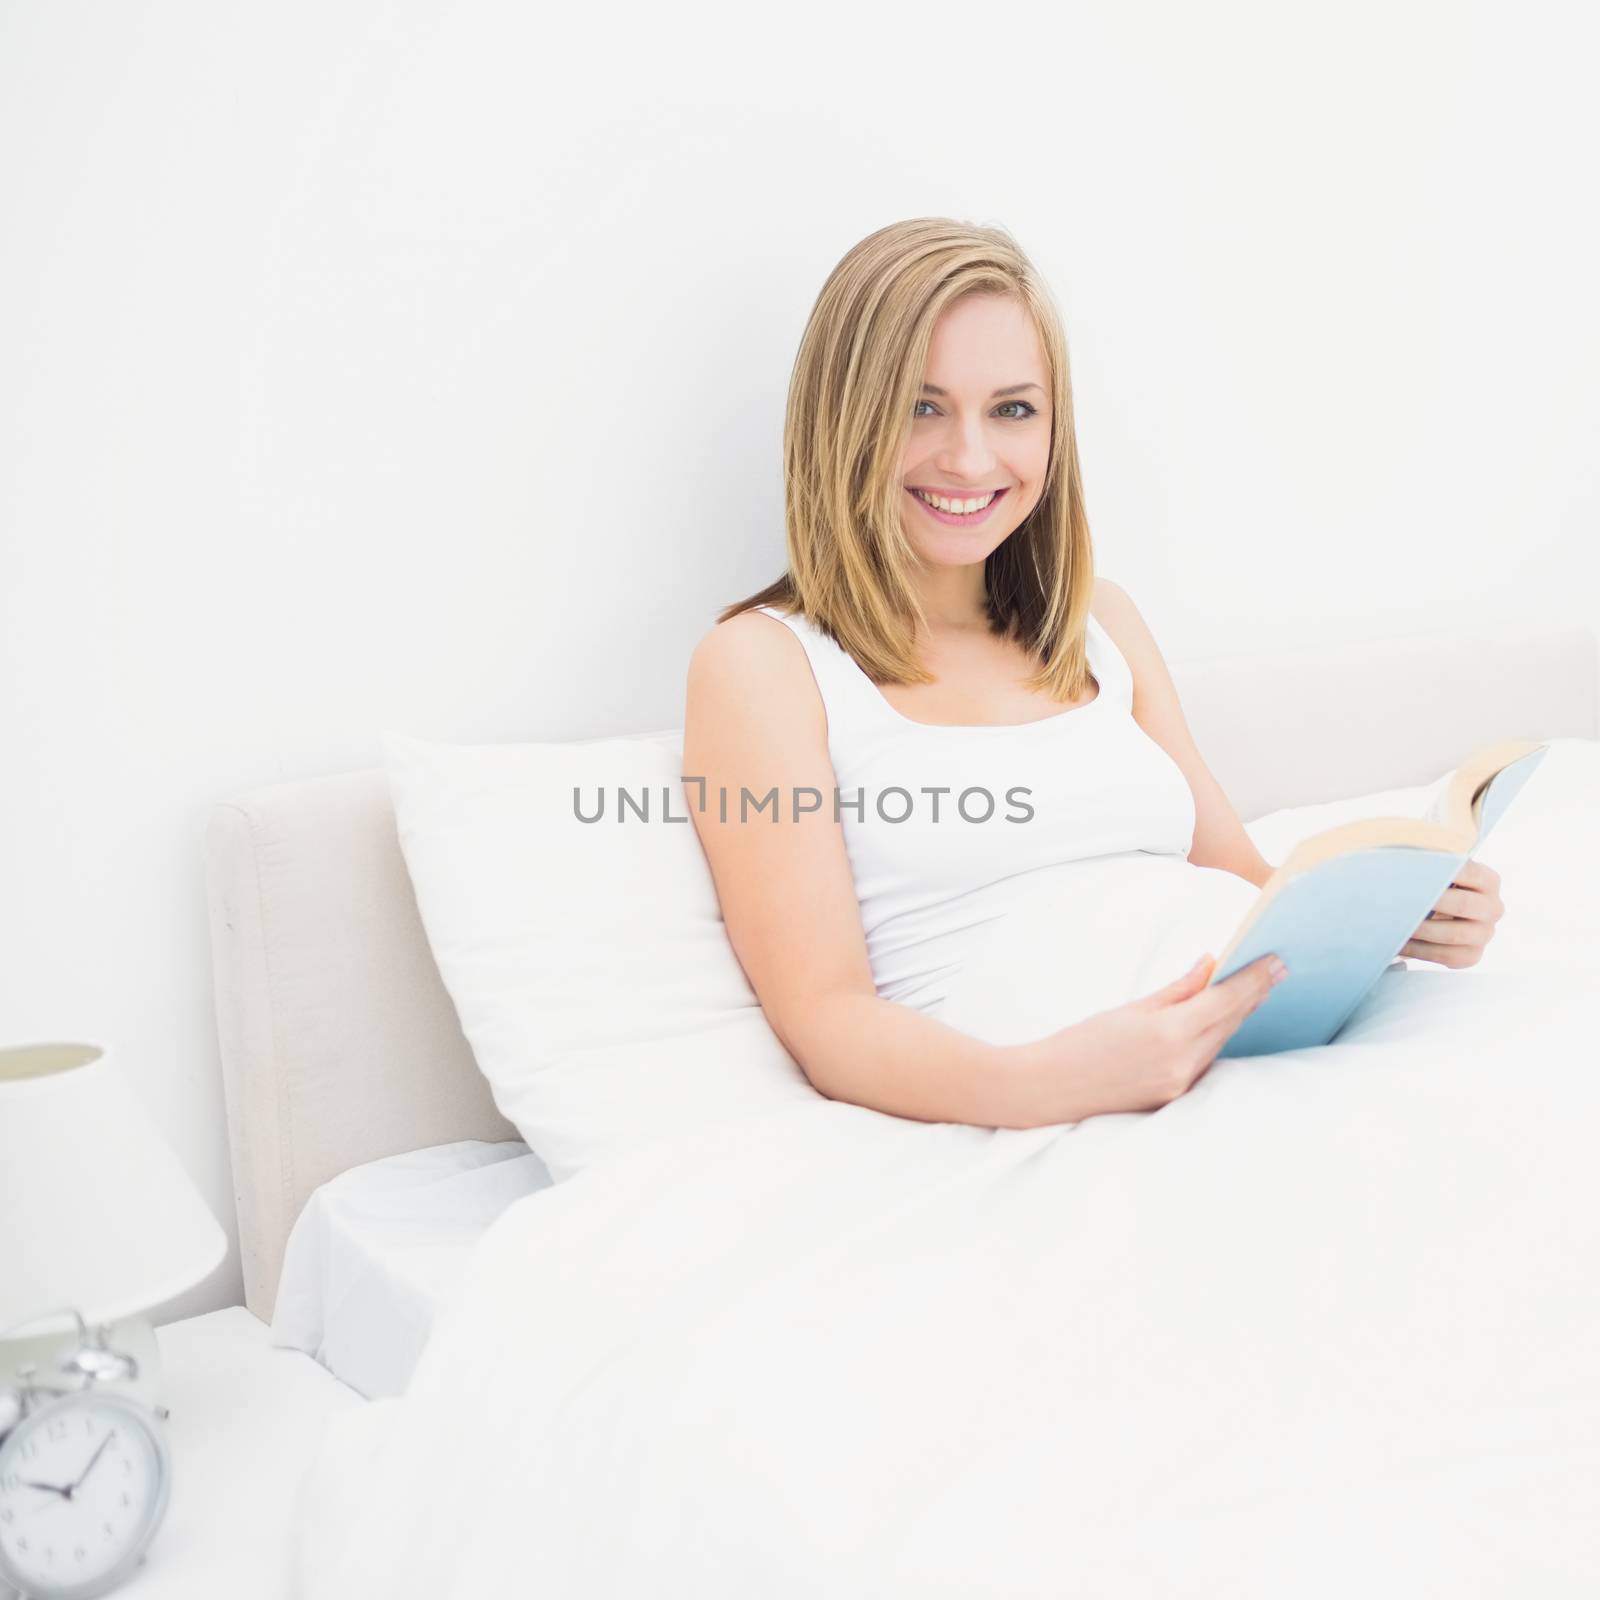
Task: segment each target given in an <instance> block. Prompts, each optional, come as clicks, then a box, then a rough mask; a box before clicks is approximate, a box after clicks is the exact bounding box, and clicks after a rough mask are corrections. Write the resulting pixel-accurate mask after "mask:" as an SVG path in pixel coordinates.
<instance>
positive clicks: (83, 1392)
mask: <svg viewBox="0 0 1600 1600" xmlns="http://www.w3.org/2000/svg"><path fill="white" fill-rule="evenodd" d="M84 1354H85V1352H79V1353H78V1356H79V1357H81V1356H83V1355H84ZM77 1359H78V1358H77V1357H73V1358H69V1360H68V1362H64V1363H63V1364H62V1365H63V1367H68V1366H70V1364H71V1363H72V1362H73V1361H74V1360H77ZM41 1397H45V1398H42V1399H41ZM0 1399H4V1400H5V1401H7V1402H8V1404H6V1405H0V1583H5V1584H9V1585H10V1586H11V1587H12V1588H13V1589H14V1590H16V1591H17V1592H18V1594H19V1595H21V1596H22V1597H24V1600H91V1597H92V1596H95V1595H103V1594H105V1593H107V1592H108V1591H109V1590H111V1589H114V1588H115V1587H116V1586H117V1585H118V1584H119V1583H121V1582H122V1581H123V1580H124V1579H125V1578H127V1577H128V1576H129V1574H131V1573H132V1572H133V1570H134V1569H135V1568H136V1567H137V1566H138V1565H139V1563H140V1562H141V1561H142V1560H143V1559H144V1553H145V1550H146V1548H147V1547H148V1546H149V1543H150V1540H151V1539H152V1538H153V1537H154V1535H155V1531H156V1529H157V1528H158V1527H159V1526H160V1525H161V1518H162V1516H163V1514H164V1513H165V1511H166V1509H167V1496H168V1491H169V1487H170V1482H171V1472H170V1461H169V1457H168V1454H167V1443H166V1438H165V1436H164V1433H163V1430H162V1426H161V1422H160V1419H159V1417H158V1416H157V1415H156V1413H155V1412H154V1411H152V1410H151V1409H150V1408H149V1407H148V1406H146V1405H144V1404H142V1403H141V1402H140V1401H138V1400H135V1399H132V1398H129V1397H128V1396H126V1395H119V1394H114V1393H111V1392H110V1391H108V1390H105V1389H97V1388H95V1387H94V1386H93V1383H92V1382H91V1383H90V1385H89V1386H88V1387H85V1388H81V1389H76V1390H67V1391H65V1392H63V1391H61V1390H57V1389H42V1388H34V1387H32V1386H29V1385H27V1384H26V1383H24V1386H23V1387H22V1388H21V1389H20V1390H10V1391H0ZM13 1417H14V1418H15V1419H16V1420H14V1421H13V1420H11V1419H12V1418H13Z"/></svg>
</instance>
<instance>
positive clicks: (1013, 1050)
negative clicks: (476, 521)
mask: <svg viewBox="0 0 1600 1600" xmlns="http://www.w3.org/2000/svg"><path fill="white" fill-rule="evenodd" d="M683 759H684V766H683V771H684V774H685V776H686V777H688V778H689V779H691V780H698V781H692V782H690V783H689V784H688V785H687V786H686V798H687V800H688V802H689V807H690V815H691V816H692V817H693V818H694V823H695V828H696V831H697V832H698V834H699V837H700V843H701V846H702V848H703V849H704V851H705V855H706V860H707V862H708V863H709V864H710V868H711V875H712V880H713V882H714V884H715V886H716V891H717V898H718V900H719V902H720V903H721V907H722V916H723V922H724V924H725V925H726V927H727V930H728V938H729V940H730V942H731V943H732V945H733V950H734V954H735V955H736V956H737V957H738V959H739V964H740V965H741V966H742V967H743V968H744V972H745V976H746V977H747V978H748V979H749V981H750V986H751V988H752V989H754V990H755V993H756V998H757V999H758V1000H759V1001H760V1002H761V1009H762V1010H763V1011H764V1012H765V1013H766V1017H767V1020H768V1022H769V1023H770V1024H771V1025H772V1029H773V1031H774V1032H775V1033H776V1034H777V1036H778V1038H779V1039H780V1040H781V1041H782V1043H783V1045H784V1047H785V1049H787V1050H788V1052H789V1054H790V1055H791V1056H793V1057H794V1059H795V1060H796V1061H797V1062H798V1063H799V1065H800V1067H801V1070H802V1071H804V1073H805V1074H806V1076H807V1078H809V1079H810V1081H811V1083H812V1084H813V1085H814V1086H815V1088H816V1089H817V1090H818V1091H819V1092H820V1093H822V1094H824V1095H826V1096H828V1098H829V1099H832V1100H845V1101H849V1102H851V1103H852V1104H854V1105H860V1106H867V1107H870V1108H871V1109H873V1110H877V1111H885V1112H889V1113H891V1114H893V1115H895V1116H901V1117H912V1118H916V1119H917V1120H919V1121H923V1122H965V1123H971V1124H974V1125H976V1126H979V1127H986V1128H1032V1127H1039V1126H1043V1125H1046V1124H1051V1123H1061V1122H1075V1121H1077V1120H1079V1119H1080V1118H1083V1117H1086V1116H1094V1115H1096V1114H1099V1113H1102V1112H1112V1111H1142V1110H1154V1109H1156V1108H1157V1107H1158V1106H1161V1105H1165V1104H1166V1103H1167V1102H1168V1101H1170V1100H1173V1099H1176V1098H1177V1097H1178V1096H1179V1095H1180V1094H1183V1093H1184V1092H1185V1091H1186V1090H1187V1089H1188V1088H1189V1087H1190V1086H1191V1085H1192V1084H1193V1083H1194V1082H1195V1080H1196V1079H1197V1078H1198V1077H1199V1076H1200V1074H1201V1073H1203V1072H1204V1071H1205V1069H1206V1067H1207V1066H1209V1065H1210V1063H1211V1061H1212V1060H1213V1059H1215V1057H1216V1054H1217V1052H1218V1051H1219V1050H1220V1049H1221V1048H1222V1045H1223V1044H1224V1043H1225V1042H1226V1040H1227V1039H1228V1037H1229V1036H1230V1035H1231V1034H1232V1033H1233V1031H1234V1030H1235V1029H1236V1028H1237V1027H1238V1026H1239V1024H1240V1023H1241V1022H1242V1021H1243V1020H1244V1018H1245V1016H1247V1015H1248V1014H1249V1012H1250V1011H1251V1010H1253V1009H1254V1008H1255V1007H1256V1006H1257V1005H1259V1004H1260V1003H1261V1001H1262V1000H1263V999H1264V998H1265V997H1266V993H1267V990H1268V988H1269V987H1270V982H1269V979H1268V974H1267V972H1266V960H1267V958H1265V957H1263V958H1262V960H1261V961H1259V962H1253V963H1251V965H1250V966H1248V967H1245V968H1243V969H1241V970H1240V971H1239V972H1237V973H1235V974H1234V975H1233V976H1231V977H1230V978H1228V979H1227V980H1226V981H1225V982H1223V983H1220V984H1217V985H1215V986H1213V987H1210V988H1207V987H1206V986H1205V985H1206V979H1207V978H1208V977H1209V975H1210V971H1211V967H1210V964H1209V962H1204V961H1203V962H1201V963H1199V964H1197V966H1196V967H1195V968H1194V969H1192V970H1191V971H1190V972H1189V973H1187V974H1185V975H1184V976H1183V977H1182V978H1179V979H1177V980H1175V981H1174V982H1173V983H1170V984H1168V985H1166V987H1165V988H1163V989H1161V990H1158V991H1157V992H1156V993H1155V994H1153V995H1150V996H1147V997H1144V998H1141V999H1138V1000H1134V1001H1130V1002H1129V1003H1128V1004H1127V1005H1123V1006H1118V1007H1116V1008H1115V1009H1113V1010H1109V1011H1104V1012H1100V1013H1098V1014H1096V1015H1094V1016H1091V1017H1088V1018H1085V1019H1084V1020H1083V1021H1081V1022H1078V1023H1074V1024H1072V1025H1071V1026H1069V1027H1067V1028H1063V1029H1061V1030H1060V1031H1058V1032H1056V1033H1053V1034H1051V1035H1049V1036H1048V1037H1047V1038H1044V1039H1039V1040H1033V1041H1029V1042H1028V1043H1026V1044H1017V1045H994V1044H989V1043H987V1042H985V1041H983V1040H980V1039H975V1038H973V1037H972V1036H971V1035H969V1034H965V1033H962V1032H960V1031H959V1030H958V1029H955V1028H952V1027H950V1026H949V1025H948V1024H946V1023H943V1022H939V1021H937V1020H936V1019H935V1018H933V1017H930V1016H927V1015H926V1014H924V1013H923V1012H920V1011H917V1010H915V1009H913V1008H912V1007H910V1006H902V1005H899V1004H896V1003H895V1002H894V1001H892V1000H885V999H882V998H881V997H880V996H879V994H878V992H877V986H876V984H875V983H874V981H873V977H872V966H871V962H870V961H869V959H868V956H867V941H866V934H865V932H864V931H863V929H862V926H861V908H860V904H859V902H858V901H857V898H856V891H855V882H854V879H853V877H852V875H851V871H850V859H849V856H848V855H847V853H846V851H845V844H844V830H843V829H842V827H841V826H840V824H839V822H838V821H837V820H836V819H835V817H834V812H833V795H834V785H835V781H836V780H835V776H834V771H833V764H832V762H831V760H830V759H829V756H828V732H827V718H826V714H825V712H824V710H823V705H822V697H821V695H820V694H819V693H818V691H817V686H816V681H815V679H814V678H813V677H812V675H811V666H810V663H809V661H808V660H807V658H806V654H805V648H804V646H803V645H802V644H801V643H800V641H799V639H797V638H796V637H795V635H794V634H793V633H792V632H791V631H790V629H789V628H787V627H786V626H784V624H783V623H781V622H778V621H777V620H776V619H774V618H772V617H767V616H763V615H761V614H760V613H758V612H744V613H741V614H740V615H739V616H736V617H731V618H730V619H729V620H728V621H727V622H724V623H721V624H719V625H718V626H717V627H715V628H713V629H712V631H711V632H710V633H708V634H707V635H706V636H705V638H703V639H702V640H701V641H700V643H699V644H698V645H697V646H696V648H695V651H694V654H693V656H692V658H691V660H690V663H689V682H688V697H687V704H686V707H685V714H684V740H683ZM774 788H775V789H776V790H777V793H778V808H777V811H776V813H774V811H773V809H772V807H771V805H770V804H769V805H768V806H767V807H766V808H765V809H764V810H761V811H756V810H755V809H754V805H753V804H752V806H751V807H750V809H749V811H748V814H745V808H744V807H742V806H741V791H744V790H748V791H749V793H750V795H751V796H752V799H753V800H755V799H760V798H762V797H764V796H766V795H767V793H768V791H769V790H772V789H774ZM805 789H811V790H814V791H815V792H816V793H818V794H820V795H821V797H822V803H821V806H820V807H819V809H817V810H814V811H808V812H802V813H800V815H799V816H798V818H797V817H796V815H795V811H794V799H793V797H794V795H795V793H796V792H797V791H802V790H805ZM723 793H725V794H726V795H727V806H726V810H727V819H726V820H725V821H724V820H723V818H722V810H723V808H722V805H721V804H720V801H719V796H720V795H722V794H723ZM702 797H703V798H702Z"/></svg>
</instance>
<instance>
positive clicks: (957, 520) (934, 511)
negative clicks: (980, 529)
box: [906, 489, 1010, 528]
mask: <svg viewBox="0 0 1600 1600" xmlns="http://www.w3.org/2000/svg"><path fill="white" fill-rule="evenodd" d="M906 493H907V494H908V495H910V496H911V498H912V499H913V500H915V501H916V502H917V504H918V505H919V506H921V507H922V509H923V510H924V511H926V512H927V513H928V515H929V516H930V517H932V518H933V519H934V521H935V522H942V523H943V524H944V525H945V526H946V527H947V528H975V527H977V526H978V524H979V523H980V522H986V521H988V519H989V517H990V515H991V514H992V513H993V511H994V508H995V507H996V506H997V505H999V504H1000V502H1001V501H1002V500H1004V499H1005V497H1006V495H1007V494H1008V493H1010V491H1009V490H1007V489H1000V490H997V491H996V493H995V497H994V499H993V500H991V501H990V502H989V503H988V505H986V506H985V507H984V508H983V510H981V511H974V512H971V513H970V514H968V515H966V516H962V515H961V514H960V513H958V512H955V511H941V510H940V509H939V508H938V506H930V505H929V504H928V502H927V501H926V500H924V499H923V498H922V496H921V495H920V494H918V493H917V492H916V491H915V490H914V489H907V490H906ZM967 498H968V499H969V500H971V499H975V498H976V497H975V496H973V495H968V496H967Z"/></svg>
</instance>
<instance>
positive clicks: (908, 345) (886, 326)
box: [717, 217, 1094, 700]
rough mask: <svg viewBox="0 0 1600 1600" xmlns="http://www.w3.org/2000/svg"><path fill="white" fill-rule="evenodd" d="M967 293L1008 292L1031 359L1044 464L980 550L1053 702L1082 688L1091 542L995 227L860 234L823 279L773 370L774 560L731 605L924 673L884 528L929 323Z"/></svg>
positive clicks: (1018, 267)
mask: <svg viewBox="0 0 1600 1600" xmlns="http://www.w3.org/2000/svg"><path fill="white" fill-rule="evenodd" d="M973 294H1006V295H1013V296H1015V297H1016V298H1017V299H1019V300H1020V301H1021V303H1022V304H1023V306H1024V307H1025V308H1026V309H1027V310H1028V312H1029V313H1030V314H1031V315H1032V318H1033V321H1034V324H1035V326H1036V327H1037V329H1038V332H1039V341H1040V344H1041V345H1042V346H1043V349H1044V355H1045V361H1046V365H1047V367H1048V369H1049V379H1048V387H1049V389H1050V395H1051V438H1050V461H1049V466H1048V468H1047V474H1046V481H1045V487H1044V492H1043V494H1042V495H1041V496H1040V498H1039V502H1038V504H1037V505H1036V506H1035V507H1034V508H1033V510H1032V511H1031V512H1030V513H1029V515H1028V517H1027V520H1026V521H1025V522H1023V524H1022V525H1021V526H1020V527H1019V528H1018V529H1017V530H1016V531H1015V532H1014V533H1013V534H1012V535H1011V536H1010V537H1009V538H1008V539H1006V540H1005V541H1004V542H1003V543H1002V544H1001V545H1000V546H999V548H998V549H996V550H994V551H993V552H992V553H991V554H990V555H989V557H988V558H987V560H986V561H985V562H984V583H985V588H986V591H987V599H988V611H989V623H990V627H991V629H992V630H993V631H994V632H996V633H999V634H1002V635H1005V636H1008V637H1010V638H1014V639H1016V640H1018V641H1019V642H1020V643H1022V644H1023V645H1024V646H1025V647H1026V648H1027V649H1028V650H1029V651H1030V652H1031V653H1032V654H1033V655H1034V656H1036V657H1037V658H1038V660H1039V662H1040V666H1039V670H1038V671H1037V672H1036V673H1035V674H1034V676H1033V677H1031V678H1030V679H1029V680H1028V685H1029V687H1030V688H1035V689H1040V690H1044V691H1046V692H1047V693H1049V694H1050V695H1051V696H1052V697H1053V698H1056V699H1059V700H1076V699H1079V698H1081V697H1082V695H1083V694H1084V693H1085V691H1086V690H1087V689H1088V686H1089V682H1090V678H1089V665H1088V658H1087V654H1086V650H1085V645H1084V633H1085V629H1086V626H1087V620H1088V614H1089V601H1090V598H1091V597H1092V595H1093V591H1094V566H1093V552H1092V550H1091V547H1090V542H1089V523H1088V517H1087V515H1086V513H1085V510H1084V498H1083V479H1082V476H1081V473H1080V470H1079V467H1078V442H1077V434H1076V432H1075V430H1074V427H1073V416H1072V379H1071V374H1070V371H1069V368H1068V363H1067V341H1066V335H1065V333H1064V331H1063V329H1062V326H1061V318H1060V316H1059V314H1058V313H1057V311H1056V308H1055V304H1054V302H1053V300H1052V299H1051V296H1050V293H1049V291H1048V289H1047V288H1046V287H1045V285H1044V283H1043V282H1042V281H1041V279H1040V278H1039V276H1038V274H1037V273H1036V272H1035V271H1034V269H1033V266H1032V263H1031V262H1029V260H1028V259H1027V257H1026V256H1025V255H1023V253H1022V250H1021V248H1020V247H1019V246H1018V244H1017V243H1016V241H1015V240H1014V239H1013V238H1012V237H1011V235H1010V234H1009V233H1007V232H1006V230H1005V229H1003V228H999V227H978V226H973V225H969V224H967V223H963V222H954V221H951V220H950V219H949V218H946V217H920V218H914V219H912V220H910V221H906V222H896V223H891V224H890V225H889V226H888V227H886V228H880V229H878V231H877V232H876V233H871V234H868V235H867V237H866V238H865V239H863V240H862V241H861V242H860V243H859V244H857V245H855V246H854V247H853V248H852V249H851V250H850V251H849V253H848V254H847V255H845V257H844V258H843V259H842V260H841V261H840V262H839V264H838V265H837V266H836V267H835V268H834V269H833V271H832V272H831V273H830V274H829V275H828V280H827V282H826V283H825V284H823V286H822V292H821V293H820V294H819V295H818V296H817V301H816V304H815V305H814V306H813V307H812V310H811V317H810V319H809V321H808V322H807V323H806V329H805V333H804V334H803V335H802V337H801V340H800V349H799V352H798V354H797V355H796V357H795V364H794V372H793V374H792V375H791V377H790V381H789V401H788V408H787V411H786V413H785V417H784V428H783V467H784V505H785V511H784V522H785V532H786V538H787V543H788V555H789V570H788V571H787V572H786V573H785V574H784V575H783V576H782V577H781V578H779V579H778V580H777V581H776V582H774V583H771V584H769V585H768V586H767V587H766V588H765V589H763V590H761V591H760V592H759V593H758V594H754V595H751V596H750V597H749V598H748V599H745V600H740V601H737V602H735V603H734V604H733V605H730V606H728V607H727V608H726V609H725V610H724V611H722V612H721V613H720V615H719V616H718V618H717V621H718V622H725V621H727V619H728V618H729V617H734V616H737V615H738V614H739V613H740V612H741V611H748V610H751V609H753V608H754V607H756V606H762V605H770V606H775V607H777V608H779V609H780V610H785V611H789V612H795V611H798V612H800V613H802V614H803V615H804V616H805V617H806V618H807V619H808V620H809V621H811V622H812V623H814V624H816V625H817V626H818V627H820V628H821V629H823V630H824V631H825V632H826V633H828V634H829V635H831V636H832V637H833V638H834V639H835V640H836V641H837V642H838V644H839V645H840V646H841V647H842V648H843V649H844V650H846V651H848V652H849V654H850V655H851V656H852V657H853V658H854V659H855V661H856V662H857V663H858V664H859V665H860V667H861V668H862V670H863V671H864V672H866V674H867V675H868V676H869V677H870V678H872V679H873V680H874V681H876V682H879V683H927V682H931V681H932V674H931V673H929V672H928V671H927V670H926V668H924V667H923V666H922V664H921V662H920V661H919V660H918V657H917V652H916V648H915V642H914V641H915V636H916V633H917V631H918V630H920V629H922V628H923V627H924V626H925V615H924V613H923V610H922V607H921V605H920V602H919V600H918V595H917V589H916V585H915V584H914V582H913V581H912V578H911V572H912V570H913V563H914V561H915V553H914V551H913V550H912V547H911V545H910V542H909V541H908V540H907V538H906V536H905V530H904V528H903V526H902V525H901V514H902V510H903V500H902V496H901V490H902V485H901V482H900V463H901V460H902V457H903V453H904V450H905V445H906V440H907V437H908V435H909V433H910V429H911V423H912V419H913V415H914V412H915V405H916V400H917V398H918V396H919V394H920V390H921V384H922V375H923V372H924V369H925V367H926V365H927V359H928V346H929V344H930V342H931V340H932V337H933V329H934V325H935V324H936V323H937V322H938V320H939V317H940V316H941V314H942V313H943V312H944V311H945V309H946V308H947V307H948V306H950V305H951V304H952V303H953V302H955V301H957V300H959V299H962V298H963V297H964V296H967V295H973Z"/></svg>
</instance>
